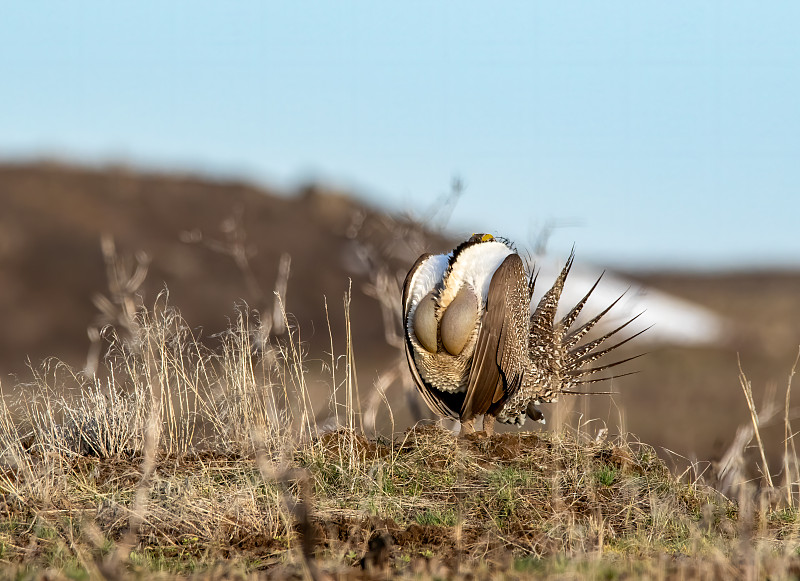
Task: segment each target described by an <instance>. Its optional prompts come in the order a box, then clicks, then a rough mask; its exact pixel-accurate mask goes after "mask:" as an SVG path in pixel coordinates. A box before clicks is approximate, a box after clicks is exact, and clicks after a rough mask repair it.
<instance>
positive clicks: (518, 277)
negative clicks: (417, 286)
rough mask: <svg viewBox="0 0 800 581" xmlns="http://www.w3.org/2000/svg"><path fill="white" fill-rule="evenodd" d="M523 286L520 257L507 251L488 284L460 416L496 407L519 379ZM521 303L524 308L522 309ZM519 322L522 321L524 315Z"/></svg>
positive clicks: (465, 416)
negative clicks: (508, 253) (521, 307)
mask: <svg viewBox="0 0 800 581" xmlns="http://www.w3.org/2000/svg"><path fill="white" fill-rule="evenodd" d="M526 289H527V279H526V275H525V268H524V266H523V264H522V259H521V258H520V257H519V255H517V254H510V255H509V256H508V257H507V258H506V259H505V260H504V261H503V263H502V264H501V265H500V267H499V268H498V269H497V270H496V271H495V273H494V275H493V276H492V280H491V283H490V284H489V294H488V296H487V299H486V312H485V313H484V315H483V321H482V322H481V328H480V331H479V332H478V342H477V344H476V346H475V354H474V355H473V358H472V369H471V371H470V381H469V385H468V387H467V393H466V398H465V399H464V405H463V407H462V408H461V417H462V419H466V420H469V419H471V418H473V417H475V416H477V415H481V414H485V413H486V412H488V411H490V409H494V408H498V409H499V408H500V407H502V404H503V402H504V401H505V400H506V399H507V398H508V396H509V395H511V394H512V393H513V391H514V390H515V389H516V388H517V387H518V386H519V384H520V383H521V381H522V365H521V364H520V363H521V357H523V356H525V355H526V354H525V353H524V348H525V332H524V331H522V330H521V329H520V325H519V323H520V320H519V319H520V318H521V316H527V304H526V303H525V301H521V300H520V297H521V298H523V299H524V297H525V296H527V291H526ZM520 292H521V294H520ZM515 295H516V296H515ZM515 303H516V304H515ZM521 305H522V306H523V308H524V311H521V309H520V306H521ZM523 313H524V314H523ZM515 319H516V320H515ZM522 323H523V325H524V323H525V321H524V319H523V320H522Z"/></svg>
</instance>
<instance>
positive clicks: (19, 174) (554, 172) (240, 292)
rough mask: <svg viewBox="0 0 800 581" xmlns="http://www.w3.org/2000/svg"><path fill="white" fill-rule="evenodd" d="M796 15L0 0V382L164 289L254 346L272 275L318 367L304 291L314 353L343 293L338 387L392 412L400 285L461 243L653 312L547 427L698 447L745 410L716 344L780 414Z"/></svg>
mask: <svg viewBox="0 0 800 581" xmlns="http://www.w3.org/2000/svg"><path fill="white" fill-rule="evenodd" d="M798 21H800V4H798V3H796V2H788V1H780V2H773V3H770V4H769V5H763V6H762V5H759V4H755V3H750V4H747V3H734V4H732V3H729V2H722V1H718V0H712V1H710V2H703V3H698V2H688V1H678V2H670V3H662V4H657V3H642V2H635V1H632V0H619V1H611V2H603V3H597V4H591V5H583V6H580V7H576V6H574V5H572V4H566V3H557V2H552V3H542V2H536V3H532V2H513V1H512V2H504V3H502V4H497V3H495V4H489V3H485V2H472V1H469V0H466V1H464V2H459V3H430V2H416V1H413V0H412V1H408V2H403V3H398V4H391V5H389V4H387V3H366V2H344V3H342V2H339V1H336V2H334V1H327V0H326V1H321V2H316V3H314V4H313V5H310V4H306V3H297V2H292V3H278V2H260V1H257V0H243V1H241V2H237V3H235V4H232V3H223V2H213V1H202V2H193V3H180V2H174V3H164V2H156V1H155V0H141V1H139V2H136V3H127V4H124V5H123V4H118V3H113V4H111V3H103V2H98V1H96V0H75V1H73V2H69V3H26V2H17V3H9V5H8V6H5V7H4V8H3V11H2V17H0V79H2V80H3V88H2V89H3V90H2V91H0V378H2V387H3V389H4V390H5V391H7V390H9V389H10V388H11V386H14V385H17V380H16V379H13V378H12V377H11V376H12V375H13V376H15V377H17V378H19V381H22V382H24V381H26V377H29V371H27V370H26V365H27V361H28V360H30V362H31V365H32V366H34V367H36V366H37V365H39V362H40V360H42V359H43V358H45V357H48V356H56V357H60V358H62V359H64V360H65V361H67V362H69V363H70V364H71V365H74V366H76V367H77V368H78V369H83V368H86V369H88V370H89V371H91V370H92V369H93V368H94V366H96V365H97V362H98V358H99V356H100V354H101V350H100V349H99V348H100V343H99V342H98V340H97V337H98V334H99V329H101V328H102V327H103V325H105V324H107V323H109V322H114V321H117V322H119V321H120V320H119V311H120V309H124V308H127V307H126V306H125V305H129V304H130V301H133V302H136V301H141V302H143V304H145V305H152V304H153V303H154V302H155V301H156V298H157V296H158V293H159V292H161V291H162V290H163V289H165V288H168V289H169V301H170V302H171V303H172V304H174V305H175V306H177V307H178V308H180V309H181V311H182V313H183V314H184V316H185V317H186V319H187V321H188V322H189V324H190V325H192V326H193V327H197V328H202V336H203V338H204V340H205V341H208V342H209V343H213V342H214V337H213V335H214V334H216V333H219V332H221V331H223V330H224V329H225V328H226V327H227V325H228V319H229V318H231V317H234V316H235V313H236V311H235V308H236V307H235V305H236V304H237V303H241V302H246V303H247V304H248V305H250V307H251V308H253V309H257V310H258V311H259V312H260V314H261V318H262V320H263V321H264V322H265V330H264V332H265V333H266V332H267V331H268V332H269V333H270V334H272V335H276V334H279V333H280V332H281V329H280V320H279V319H276V317H275V316H274V312H275V300H274V291H276V290H277V291H278V292H279V294H280V295H281V296H282V297H283V298H284V300H285V306H286V310H287V311H288V312H289V313H291V314H292V316H293V318H294V319H293V322H294V323H296V324H297V327H298V328H299V329H300V333H301V339H302V340H303V341H304V342H306V345H307V346H308V347H307V348H308V352H309V353H308V370H309V373H310V374H313V375H315V376H316V377H319V378H320V381H322V380H323V378H324V366H325V365H326V362H327V361H328V360H329V356H328V355H326V354H325V351H326V350H327V351H330V345H329V338H328V323H327V318H326V310H325V298H327V302H328V307H329V308H328V311H327V314H329V316H330V323H331V327H332V331H333V333H332V334H333V338H334V341H335V342H337V343H336V344H335V345H334V351H336V352H337V353H342V352H343V344H344V323H343V318H344V317H343V309H342V297H343V294H344V292H345V291H346V290H347V289H348V287H349V285H350V282H349V281H350V280H352V292H353V297H352V305H351V312H352V316H353V338H354V347H355V350H356V357H357V362H358V365H359V369H358V372H359V384H360V388H361V390H362V392H364V393H365V394H369V393H374V392H370V390H371V389H372V387H373V384H374V383H375V382H376V381H380V383H381V386H384V387H386V388H387V394H388V397H389V399H390V400H391V402H392V404H393V411H394V412H395V416H396V419H397V421H398V425H399V426H402V425H404V423H407V422H409V421H411V419H412V418H413V417H415V415H416V411H415V410H414V407H415V405H418V403H419V402H418V400H416V399H415V398H413V397H412V398H410V399H409V398H406V395H405V389H406V387H407V380H408V377H407V375H406V374H405V370H404V365H405V363H404V361H403V360H402V357H401V356H400V354H399V352H398V347H397V344H398V341H397V332H398V329H397V328H396V324H397V323H396V321H397V319H396V315H397V311H396V308H397V300H398V299H397V292H398V290H397V286H398V281H402V278H403V276H404V275H405V273H406V271H407V269H408V267H409V265H410V264H411V262H412V261H413V260H414V259H415V258H416V257H417V255H418V254H419V253H420V252H422V251H426V250H427V251H440V250H443V249H448V248H451V247H452V244H453V243H454V241H457V240H460V239H463V238H464V237H465V236H468V235H470V234H471V233H472V232H475V231H486V232H489V233H492V234H498V235H501V236H506V237H508V238H510V239H511V240H513V241H514V242H515V243H516V244H517V245H518V246H519V247H520V249H522V250H526V251H530V252H532V253H538V254H539V255H537V257H536V258H537V262H538V263H539V264H540V265H541V267H542V268H543V275H542V277H543V281H544V280H545V279H546V278H547V276H552V274H548V273H552V272H553V271H554V269H557V268H558V265H559V264H560V263H563V260H564V259H565V258H566V256H567V255H568V254H569V252H570V250H571V249H572V248H573V247H574V248H575V251H576V257H577V259H576V265H575V269H574V271H573V274H572V275H571V279H572V281H571V284H572V285H573V288H574V290H575V292H576V293H579V292H580V291H581V290H582V289H583V288H584V287H583V285H587V286H588V284H590V282H589V281H592V280H593V279H594V278H596V277H597V276H598V275H599V273H600V272H602V271H603V270H604V269H609V271H608V274H607V275H606V277H605V279H604V281H603V283H602V284H601V285H600V287H598V293H600V292H607V293H608V296H612V295H614V294H616V293H621V292H622V291H623V290H624V289H625V288H627V287H629V286H630V287H631V291H630V292H629V293H628V297H629V298H630V299H631V307H630V308H631V309H634V307H635V305H636V304H639V305H640V306H642V305H646V306H645V307H643V308H646V309H647V313H646V315H645V316H643V319H644V318H645V317H652V318H653V319H654V322H656V323H657V324H656V326H655V327H653V330H652V331H651V332H648V334H646V335H645V336H643V337H642V338H643V339H644V341H643V342H642V343H641V348H642V349H645V350H647V351H649V352H650V353H649V355H648V356H647V357H646V358H642V359H640V360H638V361H637V362H635V363H636V365H633V366H632V367H634V368H639V369H640V370H641V373H639V374H637V375H635V376H631V377H625V378H622V379H620V380H619V381H615V382H614V384H613V385H611V386H597V387H598V389H600V390H603V391H616V392H618V393H617V394H616V395H614V396H593V397H587V398H572V399H570V398H566V400H564V401H561V402H559V403H558V404H557V405H554V406H550V409H549V410H548V414H549V416H548V417H549V418H551V419H552V420H553V422H552V423H555V424H558V422H559V421H560V419H561V417H562V416H563V417H564V418H566V419H570V420H571V421H574V419H575V417H576V416H577V415H578V414H583V417H584V419H587V420H592V419H596V420H597V421H596V422H594V423H593V424H592V425H593V426H599V425H600V422H606V423H607V424H608V426H609V428H610V429H611V430H612V431H613V430H615V429H616V428H617V426H618V425H620V424H622V425H623V427H624V428H625V429H628V430H631V431H632V432H634V433H635V434H636V435H637V436H638V437H640V438H641V439H642V440H644V441H645V442H647V443H651V444H653V445H655V446H657V447H659V449H661V450H662V453H664V454H665V455H669V453H668V452H666V451H665V450H664V449H670V450H673V451H674V452H675V453H676V454H678V455H681V456H685V457H691V456H692V455H696V456H698V457H699V458H705V459H707V458H711V457H714V456H715V455H719V454H720V453H721V452H722V450H724V448H725V447H726V446H727V445H728V443H729V442H730V441H731V440H732V439H733V437H734V435H735V433H736V429H737V426H740V425H742V424H744V423H746V422H748V421H749V417H748V412H747V408H746V405H745V402H744V397H743V396H742V394H741V390H740V387H739V381H738V364H737V353H738V354H739V357H740V359H741V364H742V367H743V368H744V370H745V371H746V372H747V374H748V377H749V378H750V379H751V381H752V383H753V387H754V390H755V391H756V402H757V403H760V402H761V401H762V400H763V399H764V398H765V397H766V395H767V392H768V391H769V390H770V389H773V388H774V391H775V398H776V399H777V400H778V401H783V397H784V395H785V392H784V389H785V386H786V381H787V376H788V373H789V371H790V369H791V365H792V362H793V361H794V357H795V356H796V353H797V348H798V345H800V307H799V306H798V303H799V302H800V301H798V296H800V295H798V290H800V274H799V273H800V236H797V222H798V216H800V191H799V190H798V184H800V164H798V163H797V160H798V158H800V107H798V106H797V98H796V95H797V94H798V92H800V43H798V42H797V30H796V29H797V22H798ZM42 160H56V161H42ZM454 176H455V178H454ZM449 183H452V184H453V187H449V186H448V184H449ZM110 272H111V273H112V275H113V276H112V277H111V278H112V280H111V283H109V273H110ZM113 273H117V274H113ZM118 275H120V276H121V279H120V280H116V282H115V277H117V276H118ZM570 292H572V291H570ZM659 293H664V294H659ZM605 300H606V299H605V298H604V299H603V301H605ZM626 300H627V299H626ZM126 301H128V302H126ZM603 301H601V300H600V299H599V298H598V303H597V305H598V306H599V305H600V303H602V302H603ZM637 301H639V302H638V303H637ZM681 301H683V302H681ZM621 305H622V304H621ZM703 321H705V322H703ZM712 327H713V328H715V329H716V331H714V332H710V330H711V329H712ZM667 331H669V332H667ZM680 331H684V335H685V336H684V337H683V338H681V337H680V334H681V333H680ZM692 337H694V339H691V338H692ZM690 339H691V340H690ZM687 341H688V342H687ZM404 385H405V386H404ZM770 386H771V387H770ZM370 397H371V396H370ZM796 408H797V406H792V410H794V409H796ZM381 413H382V414H384V415H383V416H379V417H378V419H377V421H378V422H386V421H387V419H388V418H387V417H386V415H385V411H382V412H381ZM792 414H794V411H793V412H792ZM321 419H324V418H321ZM775 421H776V425H775V427H774V428H772V431H771V432H769V433H768V434H766V436H767V437H768V438H770V444H769V445H768V449H771V450H773V452H774V453H775V454H777V453H779V452H780V450H782V449H783V446H782V443H781V442H782V439H783V427H782V421H781V418H776V420H775ZM552 423H551V425H552ZM598 429H599V428H598ZM773 460H774V461H777V460H776V459H775V458H773Z"/></svg>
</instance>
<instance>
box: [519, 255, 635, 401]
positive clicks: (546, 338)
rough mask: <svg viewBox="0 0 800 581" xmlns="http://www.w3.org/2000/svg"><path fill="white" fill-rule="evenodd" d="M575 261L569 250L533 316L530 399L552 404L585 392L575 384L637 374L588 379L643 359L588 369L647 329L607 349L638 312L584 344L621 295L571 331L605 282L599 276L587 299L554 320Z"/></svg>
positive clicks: (632, 358)
mask: <svg viewBox="0 0 800 581" xmlns="http://www.w3.org/2000/svg"><path fill="white" fill-rule="evenodd" d="M574 259H575V254H574V251H573V252H572V253H570V256H569V259H568V260H567V262H566V264H565V265H564V268H563V269H562V270H561V273H560V274H559V276H558V278H556V280H555V282H554V283H553V286H552V288H551V289H550V290H549V291H547V293H545V295H544V296H543V297H542V298H541V300H540V301H539V304H538V305H537V307H536V309H535V310H534V312H533V314H532V315H531V326H530V337H529V355H530V360H531V365H532V368H533V369H532V370H531V371H532V373H531V375H532V377H533V378H534V379H533V381H532V383H533V392H534V393H535V397H534V398H533V399H535V400H538V401H543V402H547V401H554V400H555V399H556V398H557V397H558V395H559V394H560V393H572V394H583V393H586V392H579V391H575V390H574V389H573V388H574V387H576V386H579V385H586V384H590V383H597V382H600V381H607V380H610V379H615V378H617V377H624V376H626V375H631V374H632V373H635V372H626V373H621V374H618V375H612V376H610V377H591V378H590V376H593V375H595V374H598V373H601V372H603V371H606V370H609V369H613V368H616V367H618V366H620V365H623V364H625V363H629V362H630V361H633V360H634V359H638V358H639V357H641V356H642V355H644V353H640V354H638V355H634V356H632V357H627V358H624V359H620V360H618V361H613V362H611V363H605V364H601V365H597V366H591V364H592V363H594V362H595V361H597V360H599V359H601V358H602V357H605V356H606V355H608V354H609V353H611V352H612V351H615V350H616V349H618V348H619V347H621V346H623V345H625V344H626V343H628V342H629V341H632V340H633V339H635V338H636V337H638V336H639V335H641V334H642V333H644V332H645V331H647V329H649V328H650V327H648V328H646V329H643V330H641V331H639V332H637V333H635V334H633V335H631V336H630V337H628V338H626V339H623V340H621V341H618V342H617V343H614V344H612V345H610V346H606V345H608V343H607V341H608V340H609V339H611V338H612V337H614V336H615V335H617V333H619V332H620V331H622V330H623V329H625V328H626V327H627V326H628V325H630V324H631V323H632V322H633V321H635V320H636V319H638V318H639V317H640V316H641V315H642V313H639V314H638V315H636V316H634V317H631V318H630V319H628V320H627V321H625V322H624V323H623V324H621V325H619V326H618V327H616V328H614V329H613V330H611V331H609V332H607V333H605V334H604V335H602V336H601V337H598V338H596V339H592V340H591V341H587V342H585V343H582V340H583V339H584V338H585V337H586V335H587V334H588V333H589V332H590V331H591V330H592V329H593V328H594V327H595V326H596V325H597V324H598V323H599V322H600V321H601V320H603V318H604V317H605V316H606V315H607V314H608V312H609V311H610V310H611V309H612V308H613V307H614V306H615V305H616V304H617V303H619V301H620V300H621V299H622V297H623V296H625V294H624V293H623V294H622V295H621V296H620V297H619V298H617V299H616V300H615V301H613V302H612V303H611V304H610V305H608V307H606V308H605V309H603V310H602V311H600V312H599V313H598V314H596V315H595V316H594V317H592V318H591V319H589V320H588V321H586V322H585V323H583V324H582V325H580V326H579V327H577V328H576V329H572V327H573V325H574V324H575V322H576V321H577V319H578V317H579V315H580V313H581V312H582V310H583V308H584V307H585V306H586V303H587V301H588V300H589V297H590V296H591V295H592V293H593V292H594V290H595V289H596V288H597V286H598V284H599V283H600V280H601V279H602V278H603V275H602V274H601V275H600V277H599V278H598V279H597V280H596V281H595V283H594V284H593V285H592V287H591V288H590V289H589V291H588V292H587V293H586V295H584V297H583V298H582V299H581V300H580V301H578V303H577V304H576V305H575V306H573V307H572V308H571V309H570V310H569V311H568V312H567V314H566V315H564V316H563V317H562V318H561V319H560V320H559V321H557V322H556V318H555V316H556V311H557V309H558V302H559V300H560V298H561V293H562V291H563V289H564V283H565V282H566V279H567V276H568V275H569V272H570V269H571V268H572V264H573V262H574ZM603 274H605V273H603Z"/></svg>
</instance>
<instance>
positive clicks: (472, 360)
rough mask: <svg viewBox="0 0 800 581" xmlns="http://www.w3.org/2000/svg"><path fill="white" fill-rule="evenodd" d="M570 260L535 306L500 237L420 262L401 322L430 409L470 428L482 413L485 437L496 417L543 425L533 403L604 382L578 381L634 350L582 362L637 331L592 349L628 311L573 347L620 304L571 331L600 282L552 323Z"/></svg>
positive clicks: (523, 270) (518, 263)
mask: <svg viewBox="0 0 800 581" xmlns="http://www.w3.org/2000/svg"><path fill="white" fill-rule="evenodd" d="M573 259H574V254H573V255H570V257H569V259H568V260H567V263H566V265H565V266H564V268H563V270H562V271H561V273H560V275H559V276H558V278H557V279H556V281H555V283H554V284H553V287H552V288H551V289H550V290H549V291H548V292H547V293H545V294H544V296H543V297H542V299H541V300H540V301H539V304H538V306H537V307H536V308H535V309H534V310H533V312H531V300H532V297H533V287H534V283H535V281H536V278H535V277H534V276H533V273H532V272H528V268H527V267H526V265H525V263H524V262H523V260H522V258H520V256H519V254H518V253H517V251H516V250H515V249H514V247H513V245H512V244H511V243H510V242H508V241H507V240H505V239H501V238H495V237H493V236H491V235H490V234H475V235H473V236H472V237H471V238H470V239H469V240H467V241H466V242H464V243H462V244H461V245H459V246H458V247H457V248H456V249H455V250H453V251H452V252H451V253H449V254H423V255H422V256H420V257H419V258H418V259H417V261H416V262H415V263H414V266H412V267H411V270H410V271H409V273H408V275H407V276H406V280H405V284H404V285H403V327H404V329H405V346H406V357H407V358H408V364H409V367H410V368H411V373H412V375H413V376H414V382H415V383H416V385H417V388H418V389H419V391H420V393H421V394H422V397H423V398H424V399H425V402H426V403H427V404H428V407H430V408H431V410H433V411H434V412H435V413H437V414H439V415H442V416H447V417H451V418H454V419H459V420H461V431H462V433H470V432H472V431H474V427H473V423H474V420H475V418H476V417H478V416H482V415H483V416H484V421H483V429H484V430H485V432H486V433H487V434H491V433H492V432H493V431H494V420H495V419H497V420H499V421H500V422H504V423H508V424H518V425H520V426H521V425H522V424H524V423H525V418H526V416H527V417H530V418H532V419H534V420H539V421H542V422H543V421H544V414H542V412H541V411H540V410H539V409H538V408H536V407H535V406H536V405H537V404H540V403H543V402H545V403H546V402H552V401H555V400H556V398H557V397H558V395H559V394H560V393H576V392H575V391H572V388H573V387H575V386H576V385H579V384H586V383H594V382H595V381H602V380H603V379H609V378H601V379H584V378H585V377H587V376H589V375H592V374H594V373H597V372H600V371H603V370H606V369H609V368H611V367H615V366H617V365H620V364H622V363H625V362H627V361H630V360H631V359H635V358H636V357H638V355H637V356H635V357H629V358H627V359H623V360H621V361H616V362H614V363H610V364H607V365H601V366H597V367H588V365H589V364H591V363H592V362H594V361H596V360H597V359H599V358H600V357H602V356H603V355H606V354H607V353H608V352H610V351H612V350H614V349H616V348H617V347H619V346H620V345H622V344H624V343H627V342H628V341H630V340H631V339H633V338H634V337H636V336H637V335H639V334H641V333H642V332H643V331H640V332H639V333H636V334H635V335H633V336H631V337H629V338H628V339H625V340H623V341H621V342H619V343H617V344H615V345H612V346H610V347H607V348H602V349H600V348H599V347H600V346H601V345H602V344H603V343H604V342H605V341H606V340H607V339H608V338H609V337H611V336H613V335H615V334H616V333H617V332H619V331H620V330H621V329H623V328H624V327H626V326H627V325H628V324H630V323H631V322H632V321H633V320H634V319H635V318H636V317H634V318H633V319H630V320H629V321H627V322H626V323H624V324H623V325H621V326H619V327H617V328H616V329H614V330H613V331H611V332H609V333H607V334H605V335H603V336H602V337H599V338H598V339H595V340H593V341H589V342H586V343H583V344H579V343H580V342H581V339H583V338H584V337H585V336H586V334H587V333H588V332H589V331H590V329H592V327H594V326H595V325H596V324H597V322H598V321H599V320H600V319H601V318H602V317H603V316H604V315H605V314H606V313H607V312H608V311H609V310H610V309H611V307H613V306H614V305H615V304H616V303H617V301H619V299H617V301H614V302H613V303H612V304H611V305H610V306H609V307H608V308H606V309H605V310H603V311H602V312H601V313H599V314H598V315H596V316H595V317H593V318H592V319H590V320H589V321H587V322H586V323H584V324H583V325H581V326H579V327H578V328H576V329H574V330H572V329H571V327H572V326H573V324H574V323H575V321H576V319H577V318H578V315H579V313H580V312H581V309H583V306H584V305H585V304H586V301H587V300H588V299H589V295H591V293H592V291H593V290H594V289H595V288H596V287H597V284H598V283H599V282H600V279H598V281H597V282H595V284H594V286H592V288H591V289H589V292H588V293H586V296H584V297H583V298H582V299H581V300H580V301H579V302H578V304H577V305H575V306H574V307H573V308H572V309H571V310H570V311H569V312H568V313H567V314H566V315H564V317H563V318H562V319H561V320H559V321H556V319H555V317H556V310H557V308H558V301H559V298H560V297H561V291H562V289H563V288H564V281H565V280H566V278H567V275H568V274H569V271H570V268H571V267H572V262H573ZM620 298H621V297H620ZM637 316H638V315H637ZM625 375H627V374H625ZM615 377H620V376H615Z"/></svg>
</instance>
